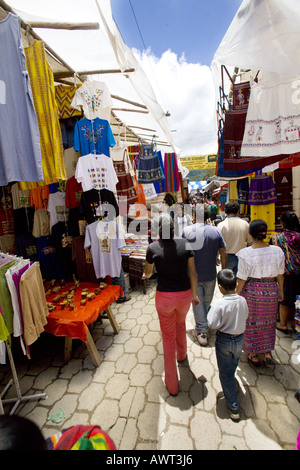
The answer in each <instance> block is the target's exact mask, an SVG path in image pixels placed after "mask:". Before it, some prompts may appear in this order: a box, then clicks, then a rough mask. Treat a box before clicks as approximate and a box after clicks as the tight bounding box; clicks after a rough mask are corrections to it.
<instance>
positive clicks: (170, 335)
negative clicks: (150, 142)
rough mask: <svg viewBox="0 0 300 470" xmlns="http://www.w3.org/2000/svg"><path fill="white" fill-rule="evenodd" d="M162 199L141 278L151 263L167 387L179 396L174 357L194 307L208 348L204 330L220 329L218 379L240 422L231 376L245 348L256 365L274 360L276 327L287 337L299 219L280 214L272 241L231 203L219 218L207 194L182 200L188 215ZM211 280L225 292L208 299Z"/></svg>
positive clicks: (299, 289)
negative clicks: (164, 204) (155, 234)
mask: <svg viewBox="0 0 300 470" xmlns="http://www.w3.org/2000/svg"><path fill="white" fill-rule="evenodd" d="M167 202H168V205H167V207H168V210H167V211H166V212H165V213H160V215H159V220H158V225H159V229H158V233H159V235H158V240H156V241H155V242H153V243H150V245H149V247H148V250H147V256H146V266H145V273H144V276H143V277H144V279H145V278H149V277H151V275H152V273H153V266H155V270H156V273H157V280H158V282H157V292H156V308H157V312H158V317H159V321H160V327H161V332H162V339H163V350H164V366H165V384H166V387H167V389H168V391H169V393H170V394H172V395H175V394H177V393H178V376H177V368H176V360H177V361H182V360H184V359H185V357H186V355H187V343H186V330H185V318H186V315H187V312H188V311H189V309H190V307H191V305H192V309H193V314H194V321H195V333H196V338H197V341H198V342H199V344H200V345H201V346H204V347H205V346H206V345H207V343H208V334H209V330H210V329H215V330H217V334H216V342H215V349H216V357H217V363H218V368H219V377H220V382H221V385H222V389H223V392H224V396H225V399H226V403H227V406H228V408H229V411H230V416H231V418H232V419H239V404H238V400H237V396H236V391H235V383H234V376H235V371H236V368H237V366H238V362H239V358H240V356H241V353H242V351H244V352H245V353H246V354H247V357H248V362H249V364H250V365H251V366H253V367H255V368H256V367H259V366H260V365H261V362H262V361H263V362H264V363H265V365H266V366H267V367H268V366H270V365H272V364H273V358H272V351H273V350H274V347H275V332H276V328H277V329H278V330H280V331H282V332H284V333H286V334H288V332H289V330H288V326H287V324H288V321H292V320H293V308H294V303H295V300H296V295H298V294H300V282H299V281H300V226H299V219H298V217H297V215H296V214H294V213H291V212H288V213H284V214H282V216H281V224H282V230H281V232H280V233H278V234H276V235H274V236H273V237H272V238H271V239H270V237H269V238H268V227H267V224H266V222H265V221H264V220H253V221H251V222H249V220H247V219H246V218H243V217H240V215H239V205H238V204H237V203H235V202H229V203H226V204H225V206H224V213H225V218H224V219H222V218H221V217H218V216H217V215H216V213H215V211H213V212H214V216H213V217H212V212H211V208H212V207H213V206H214V205H215V201H209V200H208V198H207V197H205V198H203V199H202V200H201V201H198V200H197V201H195V200H193V201H186V203H189V202H192V204H190V205H189V207H192V214H191V213H185V211H184V209H185V207H186V205H183V204H181V205H179V204H176V203H175V201H174V200H171V199H170V201H169V200H168V201H167ZM191 215H192V217H191ZM212 219H213V220H212ZM218 265H220V267H219V269H218V268H217V266H218ZM218 271H219V272H218ZM216 283H218V287H219V289H220V291H221V293H222V294H223V297H222V298H221V299H219V300H218V301H217V302H215V303H212V300H213V296H214V292H215V288H216ZM278 314H280V322H279V323H278V324H277V316H278Z"/></svg>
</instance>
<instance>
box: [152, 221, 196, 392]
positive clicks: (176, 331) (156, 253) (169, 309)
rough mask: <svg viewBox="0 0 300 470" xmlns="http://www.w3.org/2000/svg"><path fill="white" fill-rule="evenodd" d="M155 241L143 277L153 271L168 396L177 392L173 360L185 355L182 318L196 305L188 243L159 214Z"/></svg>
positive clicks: (194, 282)
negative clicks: (176, 234) (155, 281)
mask: <svg viewBox="0 0 300 470" xmlns="http://www.w3.org/2000/svg"><path fill="white" fill-rule="evenodd" d="M158 224H159V225H158V233H159V239H158V241H156V242H154V243H151V244H150V245H149V246H148V249H147V255H146V265H145V273H144V275H143V278H144V279H145V278H149V277H151V275H152V269H153V264H154V265H155V268H156V271H157V290H156V296H155V305H156V309H157V313H158V317H159V322H160V328H161V332H162V340H163V349H164V365H165V384H166V387H167V389H168V391H169V393H170V394H171V395H176V394H177V393H178V374H177V367H176V359H177V361H183V360H184V359H185V358H186V355H187V341H186V327H185V318H186V315H187V313H188V311H189V308H190V306H191V302H193V303H194V304H195V305H198V304H199V299H198V297H197V274H196V269H195V261H194V254H193V251H192V249H191V246H190V245H189V243H188V242H187V241H186V240H185V239H182V238H177V239H175V238H174V224H173V219H172V218H171V217H170V216H169V215H168V214H161V215H160V217H159V221H158Z"/></svg>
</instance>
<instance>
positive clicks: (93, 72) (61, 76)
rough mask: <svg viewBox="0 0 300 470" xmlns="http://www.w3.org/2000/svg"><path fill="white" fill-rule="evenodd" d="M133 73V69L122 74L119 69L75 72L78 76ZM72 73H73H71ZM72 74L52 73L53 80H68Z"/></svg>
mask: <svg viewBox="0 0 300 470" xmlns="http://www.w3.org/2000/svg"><path fill="white" fill-rule="evenodd" d="M130 72H134V69H127V70H124V72H122V70H120V69H107V70H85V71H83V72H77V74H78V75H103V74H106V73H107V74H109V73H130ZM73 73H74V72H73ZM73 73H71V72H68V71H66V72H56V73H54V80H58V79H60V78H69V77H72V75H73Z"/></svg>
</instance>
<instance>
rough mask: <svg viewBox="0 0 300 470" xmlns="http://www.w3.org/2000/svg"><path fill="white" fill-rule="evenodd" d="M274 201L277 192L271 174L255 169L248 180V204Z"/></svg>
mask: <svg viewBox="0 0 300 470" xmlns="http://www.w3.org/2000/svg"><path fill="white" fill-rule="evenodd" d="M274 202H277V194H276V189H275V185H274V181H273V178H272V176H271V175H267V174H264V173H262V171H261V170H259V171H257V172H256V173H255V177H253V178H251V181H250V188H249V196H248V204H249V205H252V206H261V205H266V204H272V203H274Z"/></svg>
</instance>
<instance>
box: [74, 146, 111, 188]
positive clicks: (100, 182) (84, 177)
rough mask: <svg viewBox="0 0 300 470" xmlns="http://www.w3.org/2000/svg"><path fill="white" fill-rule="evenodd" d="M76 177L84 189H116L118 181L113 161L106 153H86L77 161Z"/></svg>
mask: <svg viewBox="0 0 300 470" xmlns="http://www.w3.org/2000/svg"><path fill="white" fill-rule="evenodd" d="M75 178H76V180H77V181H78V183H81V185H82V189H83V191H88V190H89V189H93V188H95V189H109V190H110V191H114V190H115V187H116V184H117V183H118V177H117V175H116V172H115V169H114V165H113V162H112V161H111V159H110V158H108V157H107V156H106V155H103V154H101V155H92V154H89V155H85V156H84V157H80V158H79V159H78V162H77V166H76V172H75Z"/></svg>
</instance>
